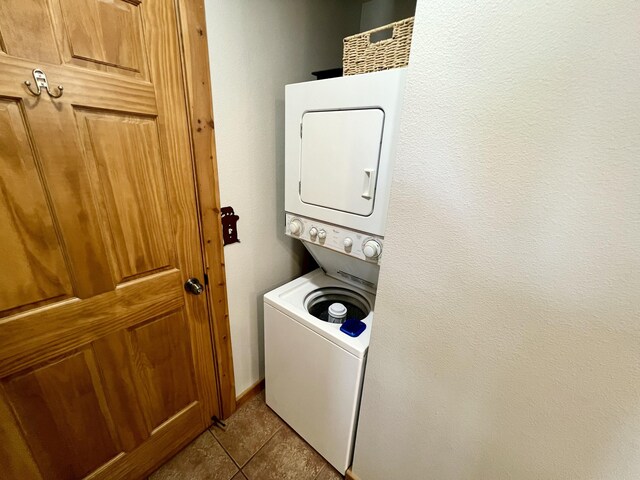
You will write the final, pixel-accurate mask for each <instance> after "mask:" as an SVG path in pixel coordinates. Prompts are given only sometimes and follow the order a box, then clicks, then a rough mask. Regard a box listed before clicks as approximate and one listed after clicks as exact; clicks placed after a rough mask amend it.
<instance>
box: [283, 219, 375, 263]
mask: <svg viewBox="0 0 640 480" xmlns="http://www.w3.org/2000/svg"><path fill="white" fill-rule="evenodd" d="M285 233H286V234H287V235H289V236H290V237H293V238H298V239H300V240H304V241H305V242H310V243H313V244H315V245H320V246H322V247H325V248H329V249H331V250H335V251H336V252H340V253H343V254H345V255H349V256H351V257H356V258H359V259H360V260H365V261H367V262H371V263H376V264H377V263H380V257H381V256H382V237H379V236H375V235H368V234H366V233H362V232H358V231H355V230H349V229H347V228H344V227H337V226H335V225H331V224H329V223H325V222H320V221H318V220H313V219H311V218H306V217H301V216H300V215H292V214H291V213H287V217H286V228H285Z"/></svg>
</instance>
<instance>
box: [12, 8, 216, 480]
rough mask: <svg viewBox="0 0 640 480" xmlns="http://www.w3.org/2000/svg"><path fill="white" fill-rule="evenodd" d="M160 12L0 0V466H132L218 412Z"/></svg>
mask: <svg viewBox="0 0 640 480" xmlns="http://www.w3.org/2000/svg"><path fill="white" fill-rule="evenodd" d="M178 20H179V19H178V18H177V13H176V9H175V5H174V2H173V1H172V0H2V1H1V2H0V477H2V478H12V479H13V478H15V479H30V478H51V479H68V478H83V477H88V478H105V479H107V478H108V479H113V478H121V477H126V478H136V477H140V476H143V475H144V474H146V473H148V472H149V471H150V470H151V469H153V468H154V467H156V466H158V464H159V463H160V462H162V461H163V460H164V459H166V458H167V457H168V456H169V455H171V454H173V453H175V452H176V451H177V450H178V449H179V448H180V447H181V446H183V445H184V444H185V443H186V442H187V441H189V440H190V439H191V438H193V437H195V436H196V435H197V434H198V433H199V432H201V431H203V430H204V429H205V428H206V426H207V425H209V423H210V419H211V416H212V415H214V414H217V413H218V403H217V391H216V381H215V372H214V364H213V356H212V344H211V333H210V327H209V321H208V312H207V301H206V298H205V297H206V295H204V294H203V295H199V296H195V295H191V294H187V293H186V292H185V290H184V288H183V284H184V282H185V281H186V280H187V279H188V278H190V277H197V278H199V279H200V280H203V262H202V253H201V245H200V234H199V225H198V216H197V199H196V190H195V184H194V173H193V172H194V169H193V164H192V155H191V144H190V132H189V125H188V121H187V118H188V112H187V110H186V108H187V107H186V104H185V91H184V78H183V71H182V68H181V62H182V61H181V53H180V43H179V35H178V31H177V25H178ZM34 68H41V69H42V70H43V71H44V72H45V73H46V75H47V77H48V80H49V83H50V84H51V88H52V91H53V93H54V94H55V93H57V88H56V86H57V85H59V84H60V85H63V87H64V91H63V95H62V96H61V97H60V98H58V99H54V98H52V97H51V96H50V95H48V94H47V93H46V92H44V91H43V92H42V94H41V95H40V96H33V95H32V94H31V93H29V91H28V90H27V87H26V85H25V84H24V83H23V82H24V81H25V80H30V81H31V83H32V84H34V83H35V82H34V79H33V78H32V76H31V75H32V73H31V72H32V69H34ZM33 87H34V85H32V88H33Z"/></svg>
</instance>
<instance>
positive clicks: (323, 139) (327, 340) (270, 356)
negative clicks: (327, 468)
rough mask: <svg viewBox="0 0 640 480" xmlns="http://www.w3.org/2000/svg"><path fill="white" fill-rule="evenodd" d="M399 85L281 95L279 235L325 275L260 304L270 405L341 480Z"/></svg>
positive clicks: (365, 78) (399, 74) (374, 277)
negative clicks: (297, 244)
mask: <svg viewBox="0 0 640 480" xmlns="http://www.w3.org/2000/svg"><path fill="white" fill-rule="evenodd" d="M404 78H405V70H404V69H396V70H388V71H383V72H376V73H369V74H364V75H354V76H350V77H341V78H335V79H329V80H321V81H315V82H307V83H302V84H295V85H287V87H286V95H285V98H286V106H285V113H286V115H285V116H286V118H285V210H286V234H287V235H290V236H292V237H295V238H298V239H300V240H301V241H302V242H303V244H304V245H305V247H307V249H308V250H309V251H310V252H311V254H312V255H313V257H314V258H315V259H316V261H317V262H318V265H319V266H320V267H321V269H319V270H316V271H315V272H312V273H311V274H308V275H305V276H303V277H300V278H298V279H296V280H294V281H292V282H290V283H288V284H286V285H284V286H282V287H280V288H278V289H276V290H274V291H272V292H269V293H267V294H266V295H265V296H264V304H265V307H264V321H265V334H264V337H265V339H264V340H265V381H266V401H267V405H269V406H270V407H271V408H272V409H273V410H274V411H275V412H276V413H277V414H278V415H280V416H281V417H282V418H283V419H284V420H285V421H286V422H287V423H288V424H289V425H291V426H292V427H293V429H294V430H296V432H298V434H300V435H301V436H302V437H303V438H304V439H305V440H306V441H307V442H309V443H310V444H311V445H312V446H313V447H314V448H315V449H316V450H317V451H318V452H319V453H320V454H321V455H322V456H324V457H325V458H326V459H327V460H328V461H329V462H330V463H331V464H332V465H333V466H334V467H335V468H336V469H338V470H339V471H340V472H342V473H344V472H345V471H346V469H347V468H348V467H349V465H350V464H351V456H352V452H353V444H354V436H355V431H356V423H357V418H358V408H359V403H360V392H361V386H362V379H363V375H364V368H365V363H366V355H367V350H368V348H369V338H370V335H371V326H372V321H373V307H374V300H375V292H376V286H377V281H378V272H379V262H380V258H381V254H382V243H383V240H384V227H385V220H386V215H387V206H388V202H389V190H390V185H391V171H392V168H393V159H394V156H395V145H396V135H397V127H398V122H399V115H400V110H401V100H402V92H403V89H404ZM332 305H333V311H331V308H332ZM340 310H342V311H343V312H342V314H343V317H339V315H340ZM340 318H342V319H343V320H346V321H345V323H344V324H342V325H341V324H340V323H331V322H333V321H338V322H341V321H342V320H340ZM336 319H337V320H336ZM327 320H329V321H327ZM352 327H353V329H352ZM355 327H358V328H359V330H358V331H356V330H357V329H356V328H355ZM363 328H364V330H362V329H363ZM352 335H355V336H352Z"/></svg>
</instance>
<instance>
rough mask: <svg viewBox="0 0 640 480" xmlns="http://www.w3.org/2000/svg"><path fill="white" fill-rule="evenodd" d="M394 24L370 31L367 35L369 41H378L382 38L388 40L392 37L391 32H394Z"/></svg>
mask: <svg viewBox="0 0 640 480" xmlns="http://www.w3.org/2000/svg"><path fill="white" fill-rule="evenodd" d="M395 30H396V29H395V26H394V25H389V26H388V27H387V28H381V29H377V30H376V31H375V32H371V34H370V35H369V42H371V43H378V42H382V41H384V40H389V39H390V38H393V34H394V33H395Z"/></svg>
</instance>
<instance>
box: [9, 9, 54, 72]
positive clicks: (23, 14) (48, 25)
mask: <svg viewBox="0 0 640 480" xmlns="http://www.w3.org/2000/svg"><path fill="white" fill-rule="evenodd" d="M0 37H1V39H2V42H1V43H2V47H3V48H2V50H4V51H5V52H6V53H8V54H9V55H14V56H16V57H21V58H28V59H30V60H32V61H40V62H48V63H60V54H59V52H58V47H57V45H58V42H57V41H56V36H55V33H54V29H53V23H52V20H51V17H50V15H49V6H48V2H47V0H29V1H27V2H25V1H24V0H2V1H1V2H0ZM33 68H35V67H33Z"/></svg>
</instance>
